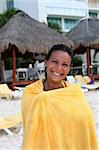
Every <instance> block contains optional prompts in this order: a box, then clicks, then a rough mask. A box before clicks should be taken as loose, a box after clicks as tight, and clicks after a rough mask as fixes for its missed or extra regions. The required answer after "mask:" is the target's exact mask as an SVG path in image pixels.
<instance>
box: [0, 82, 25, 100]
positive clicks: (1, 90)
mask: <svg viewBox="0 0 99 150" xmlns="http://www.w3.org/2000/svg"><path fill="white" fill-rule="evenodd" d="M22 94H23V92H22V91H21V92H20V91H18V90H15V91H12V90H11V89H9V87H8V85H7V84H6V83H4V84H0V97H1V98H6V99H13V98H15V99H16V98H21V97H22Z"/></svg>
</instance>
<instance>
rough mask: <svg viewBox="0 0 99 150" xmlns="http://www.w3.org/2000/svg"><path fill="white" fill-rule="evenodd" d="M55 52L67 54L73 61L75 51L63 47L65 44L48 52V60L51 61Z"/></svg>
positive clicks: (56, 46)
mask: <svg viewBox="0 0 99 150" xmlns="http://www.w3.org/2000/svg"><path fill="white" fill-rule="evenodd" d="M55 51H63V52H67V53H68V55H69V56H70V57H71V61H72V57H73V50H72V49H70V48H69V47H67V46H66V45H63V44H57V45H53V47H52V48H51V49H50V50H49V51H48V54H47V56H46V60H49V58H50V57H51V55H52V53H53V52H55Z"/></svg>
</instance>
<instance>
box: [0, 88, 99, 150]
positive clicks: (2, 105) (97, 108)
mask: <svg viewBox="0 0 99 150" xmlns="http://www.w3.org/2000/svg"><path fill="white" fill-rule="evenodd" d="M85 95H86V96H87V100H88V103H89V105H90V107H91V108H92V111H93V113H94V119H95V125H96V133H97V139H99V90H94V91H88V92H86V93H85ZM20 110H21V99H16V100H5V99H0V117H6V116H8V115H10V114H12V113H13V114H14V113H17V112H19V111H20ZM20 128H21V125H20V126H19V127H18V128H17V129H16V128H15V129H13V130H15V131H14V132H15V135H14V136H10V135H7V134H5V132H4V131H0V150H21V145H22V133H21V134H20V135H17V134H16V133H17V132H18V131H19V129H20Z"/></svg>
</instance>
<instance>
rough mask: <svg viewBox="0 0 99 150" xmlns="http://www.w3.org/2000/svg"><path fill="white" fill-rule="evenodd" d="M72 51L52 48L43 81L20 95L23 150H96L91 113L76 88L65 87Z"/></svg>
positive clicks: (63, 46)
mask: <svg viewBox="0 0 99 150" xmlns="http://www.w3.org/2000/svg"><path fill="white" fill-rule="evenodd" d="M71 63H72V50H71V49H70V48H68V47H67V46H66V45H62V44H60V45H54V46H53V47H52V48H51V50H50V51H49V53H48V55H47V57H46V60H45V79H44V80H38V81H36V82H35V83H32V84H30V85H28V86H27V87H26V88H25V90H24V94H23V100H22V116H23V127H24V130H23V150H97V143H96V131H95V126H94V119H93V114H92V111H91V109H90V107H89V105H88V103H87V100H86V97H85V95H84V93H83V91H82V89H81V87H80V86H79V85H77V84H67V82H66V81H64V78H65V77H66V76H67V74H68V73H69V71H70V67H71Z"/></svg>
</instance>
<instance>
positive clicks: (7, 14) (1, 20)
mask: <svg viewBox="0 0 99 150" xmlns="http://www.w3.org/2000/svg"><path fill="white" fill-rule="evenodd" d="M19 11H20V10H16V9H15V8H13V9H8V10H6V11H4V12H3V14H0V28H1V27H3V26H4V25H5V24H6V23H7V22H8V21H9V19H10V18H11V17H12V16H13V15H15V14H17V13H18V12H19Z"/></svg>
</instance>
